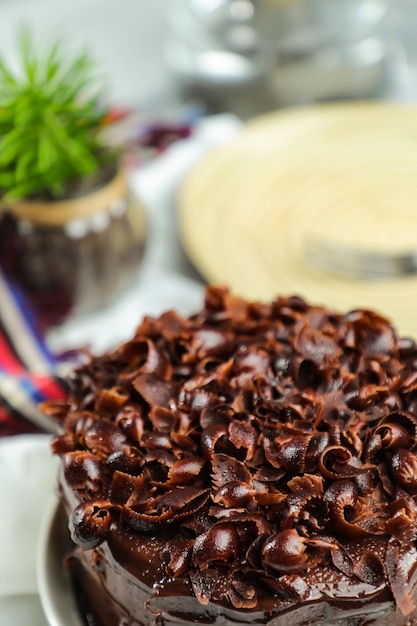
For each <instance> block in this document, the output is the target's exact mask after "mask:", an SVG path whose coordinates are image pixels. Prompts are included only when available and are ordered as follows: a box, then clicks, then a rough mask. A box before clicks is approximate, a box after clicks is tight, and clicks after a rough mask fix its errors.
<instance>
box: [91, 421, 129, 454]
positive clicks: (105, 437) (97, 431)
mask: <svg viewBox="0 0 417 626" xmlns="http://www.w3.org/2000/svg"><path fill="white" fill-rule="evenodd" d="M84 443H85V447H86V448H87V449H88V450H90V452H92V453H93V454H95V455H96V456H97V457H98V458H99V459H100V460H102V461H105V460H106V459H107V458H108V457H109V456H110V455H111V454H112V453H113V452H119V451H121V450H123V449H124V448H126V447H128V446H129V441H128V439H127V437H126V435H125V434H124V433H122V431H121V430H120V429H119V428H117V426H116V425H115V424H113V422H109V421H108V420H101V421H100V422H98V421H95V422H93V424H92V426H91V427H90V428H89V429H88V430H87V431H86V432H85V436H84Z"/></svg>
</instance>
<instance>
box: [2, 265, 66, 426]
mask: <svg viewBox="0 0 417 626" xmlns="http://www.w3.org/2000/svg"><path fill="white" fill-rule="evenodd" d="M57 367H58V361H57V360H56V358H54V356H53V355H52V354H51V353H50V352H49V351H48V349H47V348H46V346H45V343H44V341H43V339H42V336H41V335H40V333H39V331H38V329H37V325H36V320H35V319H34V318H33V316H32V315H31V313H30V311H29V309H28V308H27V307H26V306H25V304H24V302H23V300H22V298H21V296H20V294H19V293H18V292H17V291H16V290H14V289H13V287H12V286H11V285H10V284H8V282H7V281H6V279H5V277H4V275H3V274H2V273H1V272H0V437H1V436H5V435H16V434H22V433H36V432H45V431H46V432H54V431H55V430H56V425H55V423H54V422H53V420H52V419H51V418H49V417H47V416H46V415H44V414H43V413H42V412H41V411H40V410H39V408H38V406H39V403H41V402H44V401H46V400H49V399H52V398H59V399H61V398H64V397H65V393H66V388H65V383H64V382H63V381H62V380H61V379H60V378H59V377H58V376H57V375H56V374H57Z"/></svg>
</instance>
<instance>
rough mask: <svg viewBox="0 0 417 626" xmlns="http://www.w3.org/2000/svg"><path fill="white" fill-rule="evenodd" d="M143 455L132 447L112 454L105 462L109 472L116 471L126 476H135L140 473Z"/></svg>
mask: <svg viewBox="0 0 417 626" xmlns="http://www.w3.org/2000/svg"><path fill="white" fill-rule="evenodd" d="M142 459H143V454H142V453H141V452H140V450H138V448H136V447H134V446H128V447H126V448H123V450H118V451H117V452H113V454H111V455H110V456H109V457H108V459H107V462H106V465H107V466H108V467H109V468H111V470H113V471H114V470H118V471H120V472H125V473H127V474H132V475H134V476H135V475H137V474H139V473H140V472H141V471H142Z"/></svg>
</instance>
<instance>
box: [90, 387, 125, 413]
mask: <svg viewBox="0 0 417 626" xmlns="http://www.w3.org/2000/svg"><path fill="white" fill-rule="evenodd" d="M128 400H129V394H128V392H127V391H126V390H125V389H123V388H122V387H118V386H115V387H111V388H110V389H101V390H100V391H99V393H98V395H97V398H96V401H95V403H94V410H95V411H97V413H100V415H105V416H114V415H117V413H119V411H120V410H121V409H122V408H123V407H124V405H125V404H126V403H127V402H128Z"/></svg>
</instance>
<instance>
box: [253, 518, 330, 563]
mask: <svg viewBox="0 0 417 626" xmlns="http://www.w3.org/2000/svg"><path fill="white" fill-rule="evenodd" d="M308 543H309V540H308V539H306V538H305V537H301V536H300V535H299V534H298V533H297V531H296V530H295V529H294V528H290V529H288V530H282V531H280V532H278V533H274V534H272V535H271V536H270V537H268V539H267V540H266V541H265V543H264V545H263V548H262V565H263V567H264V568H265V569H266V570H270V571H273V572H278V573H280V574H293V573H294V574H296V573H298V572H301V571H303V570H305V569H307V568H309V567H313V566H314V565H316V564H317V563H318V562H319V561H321V560H322V556H323V552H322V549H323V548H325V545H326V549H331V548H332V547H333V546H332V545H331V544H325V543H324V542H321V543H320V544H319V545H316V546H314V544H313V547H316V548H319V550H320V552H319V553H318V552H317V551H314V552H313V553H308V552H307V546H308Z"/></svg>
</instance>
